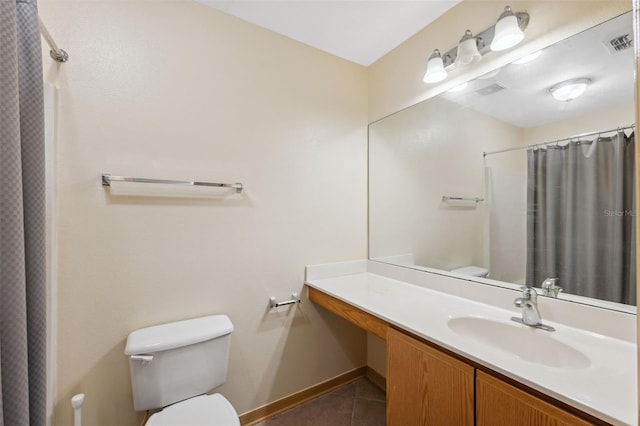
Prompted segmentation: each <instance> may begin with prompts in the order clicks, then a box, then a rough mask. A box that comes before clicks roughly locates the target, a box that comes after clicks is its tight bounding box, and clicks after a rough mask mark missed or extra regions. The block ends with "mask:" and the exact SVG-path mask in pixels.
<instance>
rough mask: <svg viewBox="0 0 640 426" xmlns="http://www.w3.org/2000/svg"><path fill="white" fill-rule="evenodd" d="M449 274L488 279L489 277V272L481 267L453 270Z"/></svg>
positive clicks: (465, 267)
mask: <svg viewBox="0 0 640 426" xmlns="http://www.w3.org/2000/svg"><path fill="white" fill-rule="evenodd" d="M449 272H453V273H455V274H462V275H471V276H472V277H479V278H486V277H488V276H489V270H488V269H486V268H481V267H480V266H474V265H469V266H463V267H461V268H456V269H452V270H451V271H449Z"/></svg>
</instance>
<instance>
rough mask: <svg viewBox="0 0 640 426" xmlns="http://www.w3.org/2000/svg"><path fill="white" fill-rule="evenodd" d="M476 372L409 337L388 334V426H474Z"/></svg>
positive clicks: (397, 332) (396, 332)
mask: <svg viewBox="0 0 640 426" xmlns="http://www.w3.org/2000/svg"><path fill="white" fill-rule="evenodd" d="M473 381H474V369H473V367H471V366H470V365H467V364H465V363H464V362H462V361H459V360H457V359H455V358H452V357H450V356H449V355H446V354H444V353H442V352H440V351H438V350H437V349H434V348H432V347H431V346H428V345H426V344H424V343H422V342H420V341H418V340H416V339H414V338H412V337H410V336H407V335H405V334H404V333H401V332H399V331H396V330H394V329H392V328H389V330H388V334H387V426H422V425H430V426H440V425H443V426H448V425H452V426H454V425H455V426H464V425H469V426H471V425H473V422H474V412H473V398H474V389H473V387H474V382H473Z"/></svg>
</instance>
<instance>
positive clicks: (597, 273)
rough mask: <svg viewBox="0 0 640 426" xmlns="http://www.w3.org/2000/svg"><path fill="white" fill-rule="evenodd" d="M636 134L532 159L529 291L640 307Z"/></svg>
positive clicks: (533, 153) (551, 150)
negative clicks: (556, 288)
mask: <svg viewBox="0 0 640 426" xmlns="http://www.w3.org/2000/svg"><path fill="white" fill-rule="evenodd" d="M634 139H635V138H634V135H631V136H629V137H628V136H626V135H625V134H624V133H623V132H618V133H617V134H616V135H615V136H612V137H599V138H597V139H594V140H593V141H579V142H571V143H569V144H568V145H566V146H548V147H546V149H536V150H529V151H528V153H527V163H528V164H527V167H528V171H527V179H528V182H527V285H530V286H536V287H539V286H540V284H541V283H542V281H543V280H544V279H545V278H547V277H558V278H560V286H561V287H562V288H563V289H564V290H565V291H566V292H567V293H571V294H578V295H581V296H587V297H593V298H597V299H604V300H609V301H613V302H620V303H626V304H631V305H635V303H636V285H635V275H636V271H635V244H634V241H635V226H634V216H635V211H634V145H635V143H634Z"/></svg>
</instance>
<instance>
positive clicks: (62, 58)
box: [38, 16, 69, 62]
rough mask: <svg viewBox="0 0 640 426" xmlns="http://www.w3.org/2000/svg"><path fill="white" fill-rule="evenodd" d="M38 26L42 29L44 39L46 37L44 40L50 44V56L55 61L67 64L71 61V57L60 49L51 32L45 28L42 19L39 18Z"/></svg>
mask: <svg viewBox="0 0 640 426" xmlns="http://www.w3.org/2000/svg"><path fill="white" fill-rule="evenodd" d="M38 26H39V27H40V34H42V37H44V39H45V40H46V41H47V43H48V44H49V47H50V48H51V50H50V51H49V56H51V58H52V59H53V60H54V61H58V62H67V61H68V60H69V55H68V54H67V52H65V51H64V50H62V49H60V48H59V47H58V45H57V44H56V42H55V41H54V40H53V37H51V34H50V33H49V30H48V29H47V27H45V26H44V22H42V19H40V17H39V16H38Z"/></svg>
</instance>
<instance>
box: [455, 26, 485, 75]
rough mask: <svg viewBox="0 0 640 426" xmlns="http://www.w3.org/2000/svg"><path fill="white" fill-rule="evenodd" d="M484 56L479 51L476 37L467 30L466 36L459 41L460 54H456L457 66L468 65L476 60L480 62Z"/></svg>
mask: <svg viewBox="0 0 640 426" xmlns="http://www.w3.org/2000/svg"><path fill="white" fill-rule="evenodd" d="M481 57H482V56H481V55H480V52H478V45H477V43H476V39H475V38H474V37H473V36H472V35H471V31H469V30H467V32H466V33H465V36H464V37H463V38H462V40H460V43H458V54H457V55H456V67H466V66H467V65H471V64H472V63H474V62H478V61H479V60H480V58H481Z"/></svg>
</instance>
